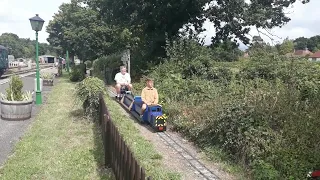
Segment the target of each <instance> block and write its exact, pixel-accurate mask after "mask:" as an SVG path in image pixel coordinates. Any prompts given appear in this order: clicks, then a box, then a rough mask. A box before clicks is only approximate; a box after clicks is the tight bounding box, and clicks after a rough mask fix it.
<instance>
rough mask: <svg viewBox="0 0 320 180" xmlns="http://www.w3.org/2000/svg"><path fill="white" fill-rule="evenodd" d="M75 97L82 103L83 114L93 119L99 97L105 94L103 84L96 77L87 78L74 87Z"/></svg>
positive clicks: (95, 114) (96, 111) (97, 107)
mask: <svg viewBox="0 0 320 180" xmlns="http://www.w3.org/2000/svg"><path fill="white" fill-rule="evenodd" d="M75 93H76V96H77V98H78V100H79V101H80V102H81V103H82V107H83V109H84V111H85V114H86V115H87V116H88V117H89V118H95V117H96V116H97V113H98V109H99V95H100V94H102V95H103V96H104V95H105V93H106V90H105V87H104V82H103V81H102V80H100V79H99V78H97V77H91V76H89V77H87V78H85V79H84V80H83V81H81V82H79V83H78V84H77V86H76V92H75Z"/></svg>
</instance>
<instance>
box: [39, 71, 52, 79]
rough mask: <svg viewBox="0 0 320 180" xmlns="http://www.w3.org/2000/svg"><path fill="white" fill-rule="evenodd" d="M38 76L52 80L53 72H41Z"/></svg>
mask: <svg viewBox="0 0 320 180" xmlns="http://www.w3.org/2000/svg"><path fill="white" fill-rule="evenodd" d="M40 78H42V79H44V80H53V79H54V75H53V73H50V72H41V74H40Z"/></svg>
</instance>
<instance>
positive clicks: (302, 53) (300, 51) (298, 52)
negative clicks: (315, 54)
mask: <svg viewBox="0 0 320 180" xmlns="http://www.w3.org/2000/svg"><path fill="white" fill-rule="evenodd" d="M293 54H294V55H296V56H305V55H307V54H312V52H310V51H309V50H307V49H306V50H295V52H294V53H293Z"/></svg>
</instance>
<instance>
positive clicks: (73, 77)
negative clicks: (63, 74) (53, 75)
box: [69, 64, 85, 82]
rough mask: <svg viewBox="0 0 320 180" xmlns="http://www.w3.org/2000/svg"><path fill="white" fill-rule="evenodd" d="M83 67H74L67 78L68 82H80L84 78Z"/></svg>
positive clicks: (82, 65)
mask: <svg viewBox="0 0 320 180" xmlns="http://www.w3.org/2000/svg"><path fill="white" fill-rule="evenodd" d="M84 67H85V66H84V64H79V65H75V66H74V67H73V68H72V69H71V73H70V77H69V78H70V81H72V82H79V81H82V80H83V79H84V78H85V74H84Z"/></svg>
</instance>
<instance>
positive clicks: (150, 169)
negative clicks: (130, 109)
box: [105, 96, 181, 180]
mask: <svg viewBox="0 0 320 180" xmlns="http://www.w3.org/2000/svg"><path fill="white" fill-rule="evenodd" d="M105 101H106V104H107V107H108V109H109V112H110V115H111V118H112V119H113V121H114V123H115V124H116V126H117V127H118V129H119V132H120V134H121V135H122V136H123V138H124V140H125V142H126V143H127V145H129V147H130V149H131V150H132V151H133V153H134V156H135V157H136V158H137V159H138V162H139V164H140V165H141V166H142V167H144V168H145V170H146V172H147V174H148V176H152V179H154V180H156V179H159V180H166V179H168V180H169V179H170V180H175V179H181V175H180V174H178V173H176V172H172V171H170V170H168V169H166V168H165V167H164V166H163V164H162V162H161V160H162V156H161V154H159V153H158V152H156V150H155V148H154V146H153V145H152V143H150V142H149V141H147V140H146V139H144V138H143V137H142V136H141V135H140V133H139V130H138V129H137V128H136V127H135V126H134V121H133V120H132V119H130V118H128V117H127V116H126V115H125V114H124V113H123V111H122V110H121V109H120V108H122V107H121V106H120V105H119V104H118V103H116V102H115V101H113V100H111V99H110V97H108V96H106V97H105ZM163 153H166V152H163Z"/></svg>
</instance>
